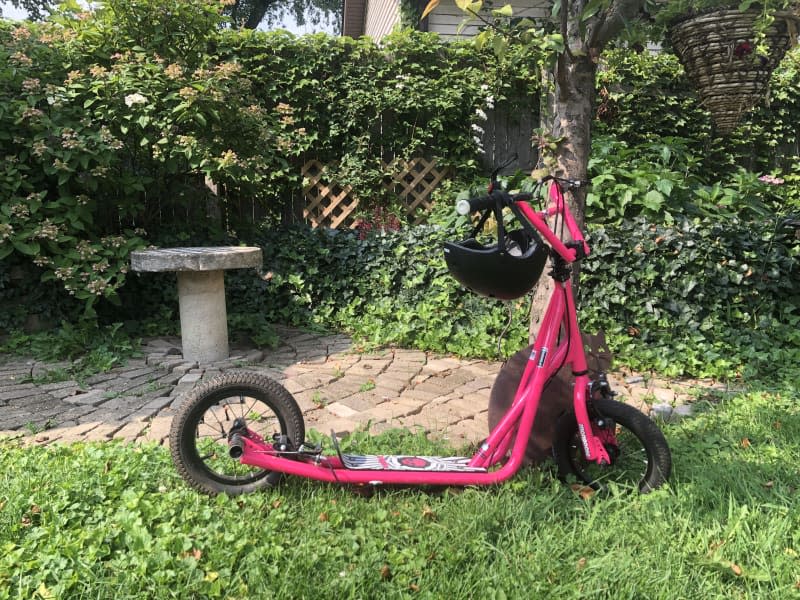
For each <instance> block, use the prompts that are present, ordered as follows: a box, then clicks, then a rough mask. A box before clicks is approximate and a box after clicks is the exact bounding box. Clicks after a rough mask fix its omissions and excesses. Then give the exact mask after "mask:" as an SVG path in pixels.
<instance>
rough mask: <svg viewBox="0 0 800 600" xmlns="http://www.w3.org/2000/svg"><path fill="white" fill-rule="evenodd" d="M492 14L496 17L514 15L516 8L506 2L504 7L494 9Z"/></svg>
mask: <svg viewBox="0 0 800 600" xmlns="http://www.w3.org/2000/svg"><path fill="white" fill-rule="evenodd" d="M492 14H493V15H494V16H496V17H513V16H514V9H513V8H512V6H511V5H510V4H506V5H505V6H503V8H498V9H496V10H493V11H492Z"/></svg>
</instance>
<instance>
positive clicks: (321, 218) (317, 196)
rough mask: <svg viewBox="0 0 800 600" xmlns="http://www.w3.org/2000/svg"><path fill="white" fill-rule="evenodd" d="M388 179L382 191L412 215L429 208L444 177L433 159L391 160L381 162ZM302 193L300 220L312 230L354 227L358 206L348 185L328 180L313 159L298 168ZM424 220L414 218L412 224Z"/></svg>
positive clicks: (421, 217) (442, 171)
mask: <svg viewBox="0 0 800 600" xmlns="http://www.w3.org/2000/svg"><path fill="white" fill-rule="evenodd" d="M383 166H384V168H385V169H386V172H388V173H391V174H392V179H391V181H389V182H388V183H386V184H385V185H386V188H387V189H388V190H389V191H390V192H392V193H393V194H396V195H398V196H399V197H400V199H401V200H402V202H403V204H404V206H405V209H406V214H407V215H411V216H414V215H416V214H417V213H418V212H419V209H422V212H427V211H428V210H429V209H430V207H431V194H432V193H433V190H435V189H436V187H437V186H438V185H439V184H440V183H441V181H442V179H444V178H445V177H446V176H447V174H448V170H447V169H438V168H437V167H436V159H432V160H428V159H425V158H412V159H411V160H409V161H402V160H394V161H392V162H391V163H383ZM302 173H303V181H304V184H303V194H304V195H305V198H306V207H305V209H304V210H303V217H304V218H305V219H306V220H307V221H308V222H309V223H311V226H312V227H330V228H337V227H349V228H353V227H356V225H357V224H358V223H357V221H356V220H355V218H354V216H353V212H354V211H355V209H356V208H357V207H358V197H357V196H356V194H355V193H354V191H353V188H352V187H351V186H349V185H341V184H339V183H337V182H335V181H331V180H330V179H328V177H327V174H326V167H325V165H323V164H322V163H320V162H319V161H317V160H310V161H308V162H307V163H306V164H305V165H303V169H302ZM422 221H424V216H417V217H416V218H415V221H414V224H415V225H416V224H419V223H421V222H422Z"/></svg>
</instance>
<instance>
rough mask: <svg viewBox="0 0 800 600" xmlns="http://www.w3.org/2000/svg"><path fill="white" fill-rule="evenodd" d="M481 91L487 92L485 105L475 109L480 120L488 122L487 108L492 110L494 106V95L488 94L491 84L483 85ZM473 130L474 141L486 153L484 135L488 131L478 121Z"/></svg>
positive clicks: (481, 151)
mask: <svg viewBox="0 0 800 600" xmlns="http://www.w3.org/2000/svg"><path fill="white" fill-rule="evenodd" d="M481 92H483V93H484V94H487V95H486V96H485V98H484V100H483V107H482V108H476V109H475V117H476V118H477V120H478V121H481V122H484V123H485V122H486V121H487V120H488V119H489V116H488V115H487V114H486V110H484V109H488V110H491V109H493V108H494V97H493V96H490V95H488V92H489V86H488V85H486V84H485V83H484V84H483V85H482V86H481ZM470 127H471V129H472V131H473V136H472V141H473V142H475V146H476V147H477V149H478V152H479V153H480V154H486V150H485V149H484V147H483V139H482V136H483V135H484V134H485V133H486V130H485V129H484V128H483V127H482V126H481V125H480V124H478V123H473V124H472V125H471V126H470Z"/></svg>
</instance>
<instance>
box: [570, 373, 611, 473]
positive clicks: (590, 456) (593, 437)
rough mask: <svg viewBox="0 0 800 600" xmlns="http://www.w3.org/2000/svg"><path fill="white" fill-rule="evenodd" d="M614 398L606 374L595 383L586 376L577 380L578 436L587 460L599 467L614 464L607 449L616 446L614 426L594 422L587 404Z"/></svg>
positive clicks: (576, 409) (576, 410)
mask: <svg viewBox="0 0 800 600" xmlns="http://www.w3.org/2000/svg"><path fill="white" fill-rule="evenodd" d="M613 397H614V392H613V391H611V387H610V386H609V384H608V379H606V375H605V373H600V374H599V375H598V377H597V379H596V380H595V381H590V380H589V378H588V377H587V376H586V375H582V376H579V377H576V378H575V420H576V421H577V423H578V436H579V437H580V440H581V445H582V447H583V454H584V456H585V458H586V460H588V461H592V462H596V463H597V464H599V465H610V464H611V462H612V459H611V456H610V455H609V454H608V450H607V449H606V448H607V447H608V446H613V445H616V437H615V433H614V425H613V423H608V422H606V420H605V419H601V420H592V419H591V418H590V416H589V411H588V409H587V402H590V401H591V400H599V399H601V398H605V399H612V398H613ZM609 436H610V437H609Z"/></svg>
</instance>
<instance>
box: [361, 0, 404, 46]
mask: <svg viewBox="0 0 800 600" xmlns="http://www.w3.org/2000/svg"><path fill="white" fill-rule="evenodd" d="M399 22H400V0H379V1H375V0H373V1H371V2H367V15H366V18H365V21H364V35H368V36H369V37H371V38H372V39H374V40H380V39H381V38H382V37H383V36H385V35H388V34H390V33H391V32H392V30H393V29H394V27H395V25H397V24H398V23H399Z"/></svg>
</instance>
